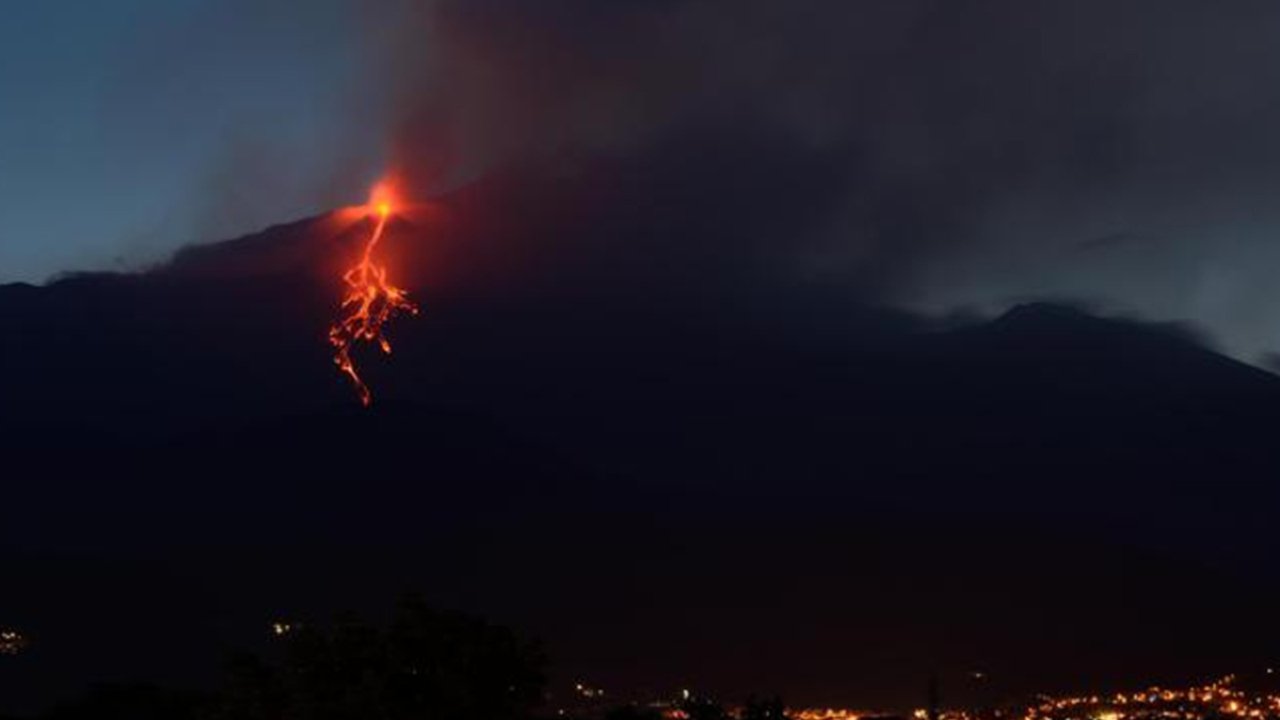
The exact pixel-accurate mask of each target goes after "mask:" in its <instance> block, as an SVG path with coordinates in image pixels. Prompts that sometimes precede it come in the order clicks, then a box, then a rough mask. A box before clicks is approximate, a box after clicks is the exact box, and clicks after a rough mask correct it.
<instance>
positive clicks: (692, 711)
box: [680, 697, 730, 720]
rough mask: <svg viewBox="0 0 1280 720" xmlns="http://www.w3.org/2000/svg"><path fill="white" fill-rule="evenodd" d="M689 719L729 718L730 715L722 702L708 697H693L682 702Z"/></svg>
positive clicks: (719, 719) (722, 719)
mask: <svg viewBox="0 0 1280 720" xmlns="http://www.w3.org/2000/svg"><path fill="white" fill-rule="evenodd" d="M680 709H681V710H684V712H685V714H686V715H688V716H689V720H728V719H729V717H730V715H729V713H728V712H727V711H726V710H725V709H724V707H723V706H722V705H720V703H718V702H716V701H715V700H710V699H708V698H700V697H691V698H689V699H688V700H685V701H684V702H683V703H681V704H680Z"/></svg>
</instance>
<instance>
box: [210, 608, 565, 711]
mask: <svg viewBox="0 0 1280 720" xmlns="http://www.w3.org/2000/svg"><path fill="white" fill-rule="evenodd" d="M285 643H286V647H285V649H284V658H283V660H282V661H281V662H279V663H277V664H271V663H268V662H266V661H264V660H262V659H261V658H258V657H253V656H244V657H240V658H237V659H236V660H235V662H234V663H233V664H232V666H231V668H230V672H229V682H228V685H227V688H226V690H225V692H224V694H223V697H222V701H221V703H220V704H219V707H218V709H217V712H216V715H215V717H216V719H217V720H268V719H269V720H426V719H431V718H449V719H451V720H520V719H522V718H526V717H528V716H529V715H530V714H531V713H532V711H533V709H534V708H535V707H536V705H537V704H538V702H539V701H540V700H541V698H542V689H543V687H544V685H545V679H544V675H543V667H544V664H545V660H544V657H543V654H542V652H541V650H540V649H539V648H538V647H537V646H536V645H534V644H532V643H529V642H527V641H525V640H522V639H520V638H519V637H518V636H517V635H516V634H515V633H513V632H512V631H510V630H508V629H507V628H504V627H499V626H495V625H491V624H488V623H486V622H484V621H482V620H479V619H476V618H472V617H469V616H466V615H461V614H455V613H445V612H439V611H436V610H432V609H431V608H429V607H428V606H427V605H426V604H425V603H423V602H422V600H421V599H420V598H418V597H416V596H413V597H408V598H406V599H405V600H404V601H402V602H401V603H400V605H399V607H398V608H397V610H396V613H395V617H394V619H393V620H392V622H391V623H390V625H389V626H388V627H387V628H386V629H379V628H376V627H373V626H371V625H368V624H365V623H363V622H361V621H360V620H358V619H356V618H355V617H353V616H346V617H343V618H340V619H339V620H338V621H336V622H335V623H333V624H332V625H331V626H329V627H313V626H310V625H308V626H305V627H302V628H300V629H298V630H297V631H295V632H293V633H291V634H289V635H287V636H286V637H285Z"/></svg>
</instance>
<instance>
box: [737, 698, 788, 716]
mask: <svg viewBox="0 0 1280 720" xmlns="http://www.w3.org/2000/svg"><path fill="white" fill-rule="evenodd" d="M738 720H789V719H788V717H787V706H786V705H784V704H783V702H782V698H779V697H778V696H776V695H775V696H773V697H772V698H769V699H758V698H756V697H755V696H754V695H753V696H751V697H749V698H747V704H746V705H744V706H743V708H742V713H741V714H740V715H739V716H738Z"/></svg>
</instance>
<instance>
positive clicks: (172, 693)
mask: <svg viewBox="0 0 1280 720" xmlns="http://www.w3.org/2000/svg"><path fill="white" fill-rule="evenodd" d="M206 701H207V698H204V697H202V696H201V695H199V694H197V693H192V692H185V691H181V690H169V689H165V688H161V687H157V686H154V685H146V684H133V685H128V684H103V685H98V686H95V687H93V688H90V689H89V690H88V691H87V692H85V693H84V694H83V695H81V696H80V697H78V698H77V699H75V700H74V701H71V702H68V703H64V704H62V705H59V706H57V707H55V708H53V709H52V710H50V711H49V712H47V713H45V714H43V715H41V716H40V717H41V718H42V720H197V718H199V717H200V713H201V712H202V711H203V710H204V706H205V703H206Z"/></svg>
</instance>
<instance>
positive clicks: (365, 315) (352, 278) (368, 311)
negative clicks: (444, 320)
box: [329, 185, 418, 407]
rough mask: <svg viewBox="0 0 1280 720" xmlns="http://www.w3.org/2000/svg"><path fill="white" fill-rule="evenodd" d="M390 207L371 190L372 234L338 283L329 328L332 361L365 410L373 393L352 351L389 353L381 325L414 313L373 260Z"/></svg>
mask: <svg viewBox="0 0 1280 720" xmlns="http://www.w3.org/2000/svg"><path fill="white" fill-rule="evenodd" d="M393 210H394V208H393V206H392V201H391V195H390V192H389V191H388V190H387V188H386V186H385V185H379V186H378V187H377V188H375V189H374V192H373V197H372V199H371V201H370V203H369V209H368V213H369V216H370V217H374V218H377V222H376V224H375V225H374V228H373V234H372V235H371V236H369V241H368V242H367V243H365V246H364V253H363V254H362V255H361V257H360V262H359V263H357V264H356V265H355V266H354V267H352V268H351V269H350V270H348V271H347V272H346V273H345V274H344V275H343V276H342V280H343V282H345V283H346V285H347V292H346V295H344V296H343V298H342V305H341V309H340V312H341V313H342V314H341V315H340V317H339V319H338V321H337V322H336V323H334V325H333V326H332V327H330V328H329V344H331V345H333V347H334V350H335V352H334V356H333V362H334V364H335V365H337V366H338V369H339V370H341V371H342V372H343V373H344V374H346V375H347V376H348V377H349V378H351V382H352V383H353V384H354V385H355V387H356V393H357V394H359V396H360V402H361V403H362V404H363V405H364V406H365V407H369V405H370V404H372V403H373V393H372V392H371V391H370V390H369V386H368V385H366V384H365V382H364V380H363V379H361V377H360V372H359V371H358V370H357V369H356V363H355V360H354V359H353V358H352V356H351V351H352V349H353V348H354V347H355V346H356V344H358V343H360V342H366V343H371V344H377V346H378V347H379V348H381V349H382V352H384V353H386V354H388V355H390V354H391V343H390V342H388V341H387V338H386V335H385V334H384V326H385V325H386V324H387V323H388V322H389V321H390V320H391V319H392V318H393V317H395V316H396V314H397V313H399V312H407V313H409V314H410V315H417V314H418V306H417V305H414V304H413V302H412V301H411V300H409V296H408V294H407V293H406V292H405V291H404V290H402V289H400V288H398V287H396V286H395V285H392V284H391V283H390V282H389V281H388V280H387V268H386V266H385V265H380V264H378V263H377V262H375V260H374V251H375V250H376V249H377V247H378V242H379V241H380V240H382V234H383V232H384V231H385V230H386V228H387V221H388V220H389V219H390V218H391V215H392V212H393Z"/></svg>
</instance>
